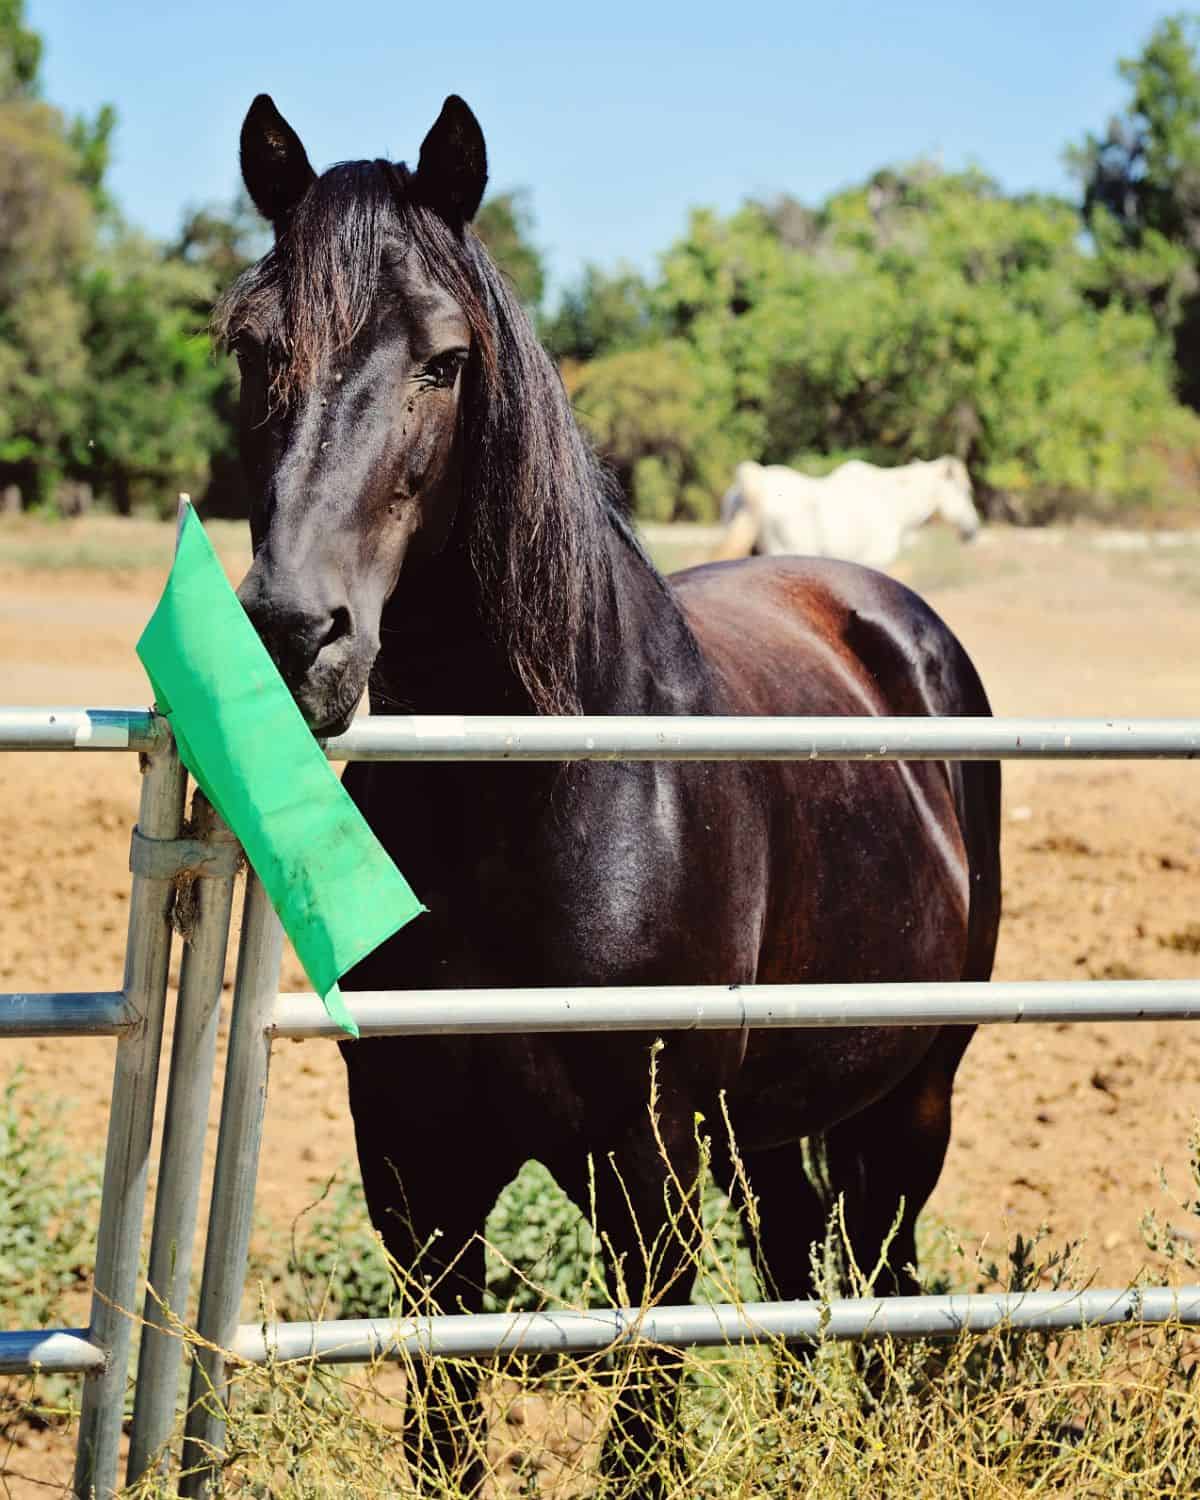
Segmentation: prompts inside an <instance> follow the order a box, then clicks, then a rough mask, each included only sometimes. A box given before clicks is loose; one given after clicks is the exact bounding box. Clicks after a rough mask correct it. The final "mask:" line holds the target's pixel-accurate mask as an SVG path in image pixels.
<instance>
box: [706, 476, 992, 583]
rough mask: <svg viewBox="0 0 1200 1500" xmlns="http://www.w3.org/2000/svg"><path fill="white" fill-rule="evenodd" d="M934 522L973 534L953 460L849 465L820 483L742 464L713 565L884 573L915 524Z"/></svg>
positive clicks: (725, 506) (965, 482)
mask: <svg viewBox="0 0 1200 1500" xmlns="http://www.w3.org/2000/svg"><path fill="white" fill-rule="evenodd" d="M934 516H940V517H941V518H942V519H943V520H945V521H948V522H949V523H950V524H951V525H952V526H954V527H956V528H957V529H958V533H959V535H960V536H961V537H962V538H963V540H964V541H965V540H968V539H969V538H971V537H973V536H974V535H975V533H976V532H977V531H978V530H979V525H980V522H979V513H978V512H977V511H976V509H975V504H974V501H973V500H972V498H971V480H970V477H969V476H968V474H967V467H966V465H965V464H964V463H963V461H962V460H961V459H959V458H951V457H947V458H935V459H933V460H931V461H930V462H928V463H925V462H917V463H911V464H904V465H902V466H900V467H898V468H894V469H880V468H877V467H876V466H875V465H874V464H867V463H862V462H861V461H860V460H858V459H852V460H851V461H850V462H849V463H845V464H842V466H841V467H840V468H838V469H835V470H834V471H833V473H832V474H829V475H827V476H826V477H825V478H824V479H812V478H810V477H809V476H808V475H807V474H798V473H797V472H796V470H795V469H789V468H786V467H784V465H782V464H770V465H766V466H764V465H763V464H756V463H742V464H739V465H738V466H737V469H736V470H735V472H734V477H733V484H732V486H731V487H730V489H729V490H728V491H727V493H726V495H725V497H724V499H723V500H722V501H721V520H722V521H723V522H724V524H725V534H724V536H723V537H722V538H721V542H720V544H719V546H718V547H717V550H716V551H715V552H714V554H713V559H714V561H716V560H722V559H726V558H733V557H747V556H749V554H750V553H751V552H761V553H765V554H767V555H768V556H776V555H778V554H780V553H798V554H800V555H801V556H807V557H841V558H845V559H846V560H847V561H849V562H859V563H866V564H867V565H868V566H869V567H872V568H886V567H887V565H888V564H889V563H891V562H894V561H895V559H896V558H897V557H898V556H899V555H900V552H901V550H902V548H903V547H904V545H905V543H906V541H907V540H908V539H909V537H910V535H911V533H912V532H914V531H915V530H916V529H917V527H918V526H923V525H924V524H925V522H926V521H928V520H931V519H932V518H933V517H934Z"/></svg>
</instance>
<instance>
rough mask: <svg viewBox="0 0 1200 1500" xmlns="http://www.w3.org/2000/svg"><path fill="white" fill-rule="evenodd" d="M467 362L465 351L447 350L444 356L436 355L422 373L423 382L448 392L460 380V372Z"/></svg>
mask: <svg viewBox="0 0 1200 1500" xmlns="http://www.w3.org/2000/svg"><path fill="white" fill-rule="evenodd" d="M466 362H467V351H466V350H465V349H447V350H446V352H445V353H444V354H435V355H434V357H433V358H432V359H431V360H430V361H429V362H428V363H427V364H426V366H425V368H424V369H423V370H422V371H421V380H422V382H423V383H424V384H425V385H427V386H432V387H434V388H435V389H437V390H447V389H448V388H449V387H450V386H452V385H453V384H454V382H455V380H456V379H457V378H458V372H459V371H460V370H461V369H462V367H463V365H464V364H466Z"/></svg>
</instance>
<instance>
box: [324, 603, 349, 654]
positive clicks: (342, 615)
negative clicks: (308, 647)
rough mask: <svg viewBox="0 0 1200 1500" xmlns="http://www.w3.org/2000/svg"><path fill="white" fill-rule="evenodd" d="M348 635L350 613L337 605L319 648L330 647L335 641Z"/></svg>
mask: <svg viewBox="0 0 1200 1500" xmlns="http://www.w3.org/2000/svg"><path fill="white" fill-rule="evenodd" d="M349 634H350V611H349V610H348V609H346V608H345V607H344V606H343V605H340V604H339V605H338V607H337V608H336V609H335V610H334V611H333V614H332V615H330V617H329V629H328V630H327V631H326V632H325V637H324V639H323V640H322V642H321V646H322V647H325V646H332V645H333V643H334V642H335V641H340V640H341V639H342V637H343V636H345V635H349Z"/></svg>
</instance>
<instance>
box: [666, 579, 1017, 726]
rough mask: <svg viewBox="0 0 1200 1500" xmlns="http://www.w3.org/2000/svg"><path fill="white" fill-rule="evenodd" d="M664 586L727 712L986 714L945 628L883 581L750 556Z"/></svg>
mask: <svg viewBox="0 0 1200 1500" xmlns="http://www.w3.org/2000/svg"><path fill="white" fill-rule="evenodd" d="M670 583H671V586H672V589H673V590H674V592H675V595H676V598H677V599H678V601H679V603H680V605H681V607H682V609H683V611H684V614H685V615H686V617H687V620H688V623H689V625H690V626H691V628H692V631H693V633H694V634H695V636H696V638H697V640H698V641H699V642H700V646H701V650H702V651H703V652H704V655H705V657H706V659H707V660H708V662H709V664H710V666H711V667H712V669H713V671H714V673H715V676H716V679H717V681H718V683H719V686H720V691H721V694H722V696H723V697H724V698H725V700H726V701H727V703H728V708H727V712H729V713H749V714H755V713H760V714H786V713H797V714H815V713H858V714H989V713H990V712H991V709H990V707H989V705H988V701H987V697H986V695H985V694H984V691H983V687H982V685H981V684H980V682H979V678H978V675H977V674H976V672H975V669H974V667H973V666H972V664H971V662H970V659H969V658H968V657H967V654H966V652H965V651H964V650H963V648H962V646H961V645H960V644H959V642H958V640H957V639H956V637H955V636H954V635H953V633H952V632H951V631H950V629H949V627H948V626H947V625H946V624H945V623H944V621H942V619H941V618H940V617H939V616H938V615H937V614H936V613H935V612H934V611H933V610H932V609H931V608H930V607H929V605H927V604H926V603H925V601H924V600H923V599H921V598H920V596H919V595H917V594H915V593H914V592H913V591H912V590H911V589H909V588H907V587H906V586H905V585H904V584H902V583H900V582H899V581H898V580H897V579H894V578H890V577H889V576H888V575H887V574H885V573H879V572H876V571H875V570H873V569H871V568H865V567H861V566H859V565H858V564H856V563H849V562H842V561H838V560H836V559H833V558H818V557H771V558H747V559H745V560H743V561H739V562H729V563H706V564H703V565H701V566H699V567H695V568H689V569H687V570H686V571H684V572H681V573H676V574H673V575H672V577H671V579H670ZM798 663H800V664H802V666H803V670H798ZM814 699H819V700H821V701H822V702H823V703H824V704H825V705H826V706H823V707H818V706H817V704H816V702H815V701H814Z"/></svg>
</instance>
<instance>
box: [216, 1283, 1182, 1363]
mask: <svg viewBox="0 0 1200 1500" xmlns="http://www.w3.org/2000/svg"><path fill="white" fill-rule="evenodd" d="M1171 1322H1178V1323H1183V1324H1187V1325H1188V1326H1192V1327H1194V1326H1196V1325H1200V1286H1184V1287H1180V1288H1178V1290H1173V1289H1171V1288H1169V1287H1147V1288H1145V1289H1144V1290H1140V1291H1139V1290H1130V1289H1129V1288H1113V1289H1111V1290H1107V1291H1095V1290H1093V1291H1086V1292H1009V1293H999V1292H998V1293H994V1294H993V1293H987V1292H977V1293H972V1294H970V1295H966V1294H963V1295H957V1294H951V1295H949V1296H939V1297H845V1298H834V1299H832V1300H831V1301H829V1302H746V1303H743V1304H741V1305H740V1306H739V1305H735V1304H734V1303H731V1302H725V1303H717V1304H715V1305H713V1306H708V1307H705V1306H697V1307H650V1308H639V1307H613V1308H604V1307H601V1308H588V1309H586V1310H584V1311H574V1310H571V1311H564V1312H549V1313H452V1314H449V1315H446V1316H444V1317H430V1318H396V1319H391V1318H345V1319H341V1320H335V1319H330V1320H327V1321H323V1322H315V1323H307V1322H306V1323H266V1324H263V1323H244V1324H242V1326H241V1327H240V1328H239V1329H238V1330H237V1333H236V1335H235V1337H234V1340H233V1352H234V1353H235V1354H236V1355H237V1356H238V1358H239V1359H244V1360H247V1361H248V1362H250V1363H251V1364H265V1363H266V1362H267V1360H269V1359H279V1360H313V1361H316V1362H317V1363H319V1364H361V1363H364V1362H367V1361H371V1360H378V1359H411V1358H424V1357H429V1356H437V1355H451V1356H456V1357H459V1358H464V1359H465V1358H481V1359H482V1358H492V1357H496V1356H501V1355H506V1354H510V1355H511V1354H584V1353H588V1352H592V1351H596V1350H602V1349H608V1348H610V1347H613V1346H617V1345H621V1344H628V1343H646V1344H654V1345H658V1346H660V1347H665V1348H675V1349H683V1348H688V1347H689V1346H696V1347H700V1348H704V1347H708V1348H711V1347H712V1346H714V1345H723V1344H739V1343H756V1342H761V1341H764V1340H777V1341H779V1342H781V1343H812V1342H815V1341H817V1340H824V1339H833V1340H840V1341H845V1340H849V1339H882V1338H896V1339H953V1338H957V1337H958V1336H959V1335H960V1334H962V1333H988V1332H990V1331H991V1330H992V1329H996V1328H1008V1329H1021V1330H1024V1331H1026V1332H1033V1331H1043V1332H1054V1331H1056V1330H1059V1329H1066V1328H1083V1327H1088V1328H1097V1327H1101V1326H1108V1325H1111V1324H1114V1323H1136V1324H1142V1325H1150V1324H1155V1323H1171Z"/></svg>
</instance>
